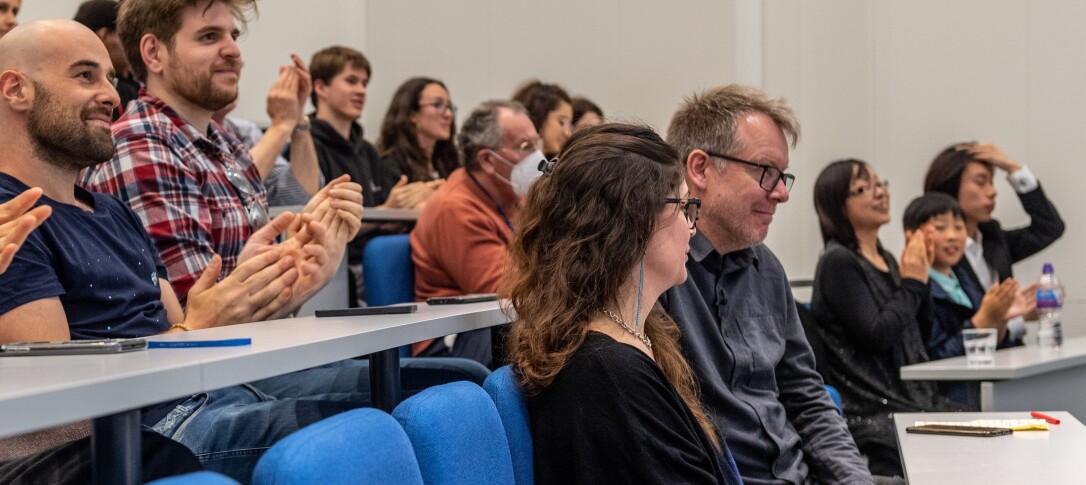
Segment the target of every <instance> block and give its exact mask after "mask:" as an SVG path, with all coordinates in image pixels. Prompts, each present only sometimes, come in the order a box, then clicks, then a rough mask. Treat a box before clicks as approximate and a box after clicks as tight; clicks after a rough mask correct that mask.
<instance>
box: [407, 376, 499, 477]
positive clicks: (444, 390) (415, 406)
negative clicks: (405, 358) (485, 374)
mask: <svg viewBox="0 0 1086 485" xmlns="http://www.w3.org/2000/svg"><path fill="white" fill-rule="evenodd" d="M392 415H393V416H394V417H395V418H396V420H398V421H399V422H400V424H401V425H402V426H403V428H404V431H406V432H407V436H408V437H409V438H410V439H411V445H412V446H413V447H414V449H415V456H416V457H417V458H418V461H419V468H420V469H421V470H422V477H423V480H424V481H425V482H426V484H427V485H446V484H457V485H459V484H472V485H486V484H501V485H508V484H511V483H514V479H513V462H512V459H511V458H510V456H509V442H508V441H507V440H506V438H505V430H504V428H503V427H502V422H501V418H500V417H499V416H498V410H497V408H495V406H494V402H493V401H492V400H491V399H490V396H488V395H487V394H486V391H484V390H483V388H481V387H479V386H478V385H476V384H472V383H470V382H453V383H451V384H445V385H441V386H436V387H431V388H429V389H426V390H424V391H422V392H420V393H418V394H416V395H414V396H412V397H411V398H408V399H407V400H405V401H404V402H402V403H400V405H399V406H397V407H396V409H395V410H393V411H392Z"/></svg>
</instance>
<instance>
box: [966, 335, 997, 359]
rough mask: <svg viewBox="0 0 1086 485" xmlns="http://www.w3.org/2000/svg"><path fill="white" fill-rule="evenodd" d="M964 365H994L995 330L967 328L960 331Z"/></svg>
mask: <svg viewBox="0 0 1086 485" xmlns="http://www.w3.org/2000/svg"><path fill="white" fill-rule="evenodd" d="M962 344H964V345H965V364H966V365H967V366H969V367H987V366H992V365H995V351H996V329H994V328H967V329H965V330H962Z"/></svg>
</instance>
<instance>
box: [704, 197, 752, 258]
mask: <svg viewBox="0 0 1086 485" xmlns="http://www.w3.org/2000/svg"><path fill="white" fill-rule="evenodd" d="M702 204H703V207H702V211H701V218H700V219H699V221H698V229H699V230H703V231H704V232H705V233H706V235H710V234H711V235H712V236H714V237H716V238H717V239H719V241H718V240H715V239H714V240H713V242H714V243H717V244H722V245H724V246H726V247H729V248H734V249H732V250H737V249H745V248H749V247H754V246H757V245H758V244H761V243H762V241H764V240H765V238H766V235H767V233H768V232H769V231H768V228H767V227H765V226H763V225H762V224H760V223H758V222H756V221H753V220H751V215H750V208H749V206H748V205H745V204H742V203H741V201H732V200H717V199H715V198H714V199H710V198H709V197H704V198H702Z"/></svg>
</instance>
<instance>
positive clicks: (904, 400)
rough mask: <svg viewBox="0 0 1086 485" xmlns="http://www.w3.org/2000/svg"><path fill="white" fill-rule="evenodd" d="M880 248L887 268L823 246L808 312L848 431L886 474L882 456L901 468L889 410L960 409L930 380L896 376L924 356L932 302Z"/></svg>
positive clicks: (875, 467)
mask: <svg viewBox="0 0 1086 485" xmlns="http://www.w3.org/2000/svg"><path fill="white" fill-rule="evenodd" d="M880 251H881V252H882V257H883V259H884V260H885V261H886V265H887V266H888V267H889V271H888V272H883V271H880V270H879V269H877V268H875V266H874V265H872V264H871V263H870V262H869V261H867V259H865V258H864V257H863V256H862V255H860V253H858V252H856V251H853V250H850V249H848V248H846V247H844V246H842V245H840V244H838V243H836V242H830V243H829V244H827V245H826V248H825V252H824V253H823V254H822V257H821V258H820V259H819V260H818V268H817V269H816V270H815V278H814V288H813V292H812V295H811V298H812V300H811V311H812V313H813V314H814V317H815V320H816V321H817V322H818V325H817V326H816V328H817V331H818V332H819V334H820V336H821V337H822V340H823V342H824V343H825V346H826V351H827V352H826V356H827V360H828V362H827V363H828V364H829V373H830V375H829V378H828V380H829V384H831V385H833V386H835V387H837V389H838V390H839V391H840V392H841V397H842V400H843V401H844V413H845V416H847V417H848V425H849V430H850V431H852V436H853V437H854V438H855V439H856V444H857V446H859V447H860V451H861V452H863V453H864V454H866V455H868V457H869V458H870V462H869V466H871V469H872V471H873V472H876V473H878V474H892V473H886V470H885V469H879V468H878V466H879V463H878V461H879V459H880V457H881V458H885V459H887V460H889V462H890V463H889V466H890V467H891V469H893V468H897V469H900V461H899V460H900V458H899V457H898V455H897V451H896V450H897V439H896V437H895V435H894V433H895V431H894V426H893V422H892V419H891V416H890V415H891V413H893V412H897V411H901V412H916V411H956V410H960V409H961V407H960V406H958V405H957V404H955V403H953V402H951V401H949V400H947V399H946V398H944V397H942V396H941V395H939V391H938V389H937V388H936V384H935V383H934V382H931V381H903V380H901V377H900V369H901V367H902V366H905V365H909V364H916V363H919V362H926V361H928V360H929V359H928V354H927V351H926V349H925V341H924V339H923V337H922V336H921V331H922V330H921V329H922V328H923V329H925V332H926V329H927V328H930V325H931V323H930V322H931V300H930V296H929V295H930V294H929V291H928V285H926V284H924V283H921V282H919V281H917V280H913V279H908V278H901V276H900V274H899V273H898V267H897V261H896V260H894V257H893V256H892V255H890V253H888V252H886V251H885V250H881V249H880ZM891 450H892V451H891ZM879 472H882V473H879Z"/></svg>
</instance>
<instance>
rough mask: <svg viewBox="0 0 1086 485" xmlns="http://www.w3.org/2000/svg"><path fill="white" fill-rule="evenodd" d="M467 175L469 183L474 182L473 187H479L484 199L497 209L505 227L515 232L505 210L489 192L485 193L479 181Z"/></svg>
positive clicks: (469, 174)
mask: <svg viewBox="0 0 1086 485" xmlns="http://www.w3.org/2000/svg"><path fill="white" fill-rule="evenodd" d="M465 172H467V170H465ZM467 174H468V177H471V181H472V182H475V186H476V187H479V190H482V191H483V194H485V195H486V198H488V199H490V201H491V202H493V203H494V207H496V208H497V209H498V214H499V215H501V216H502V220H503V221H505V225H507V226H509V230H510V231H512V232H516V231H517V230H516V229H515V228H513V221H511V220H509V216H507V215H505V209H504V208H502V205H501V204H499V203H498V200H497V199H495V198H494V196H493V195H490V192H487V190H486V188H484V187H483V184H481V183H479V181H478V180H476V179H475V175H474V174H472V173H471V172H467Z"/></svg>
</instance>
